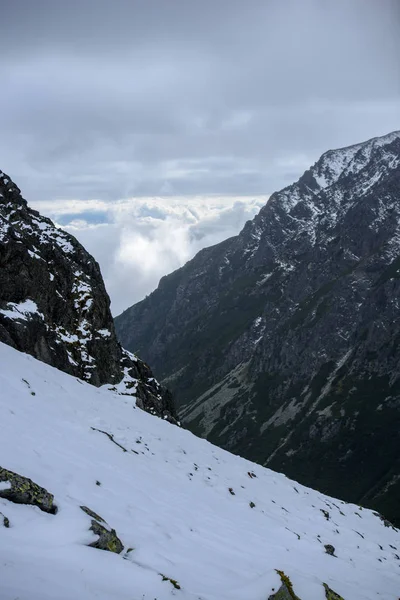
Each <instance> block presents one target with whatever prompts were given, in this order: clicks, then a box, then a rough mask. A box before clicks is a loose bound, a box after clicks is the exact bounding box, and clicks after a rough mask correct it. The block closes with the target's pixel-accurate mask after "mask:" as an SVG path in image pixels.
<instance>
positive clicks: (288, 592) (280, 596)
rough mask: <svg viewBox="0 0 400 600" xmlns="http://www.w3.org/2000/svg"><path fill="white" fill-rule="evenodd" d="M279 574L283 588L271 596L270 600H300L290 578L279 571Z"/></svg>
mask: <svg viewBox="0 0 400 600" xmlns="http://www.w3.org/2000/svg"><path fill="white" fill-rule="evenodd" d="M277 573H278V575H279V577H280V578H281V587H280V588H279V590H278V591H277V592H275V594H271V595H270V596H269V597H268V600H300V598H299V597H298V596H297V595H296V594H295V592H294V589H293V584H292V582H291V581H290V579H289V577H288V576H287V575H285V573H284V572H283V571H277Z"/></svg>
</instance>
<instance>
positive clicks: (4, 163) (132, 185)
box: [0, 0, 400, 201]
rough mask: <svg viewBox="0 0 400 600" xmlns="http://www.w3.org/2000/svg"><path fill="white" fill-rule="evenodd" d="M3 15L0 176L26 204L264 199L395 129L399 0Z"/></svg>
mask: <svg viewBox="0 0 400 600" xmlns="http://www.w3.org/2000/svg"><path fill="white" fill-rule="evenodd" d="M1 8H2V11H1V18H2V35H1V36H0V77H1V80H2V83H3V85H2V94H1V98H0V108H1V114H2V116H3V122H2V145H1V147H0V166H1V168H3V169H4V170H6V171H8V172H10V174H11V175H12V176H13V177H14V178H15V179H16V181H17V182H18V183H19V184H20V186H22V187H23V190H24V192H25V195H26V196H27V197H28V198H33V199H40V198H47V199H48V198H54V199H55V200H56V199H59V198H68V197H70V198H71V197H74V198H84V199H87V198H101V199H105V200H109V201H111V200H113V199H115V198H118V197H127V196H130V195H144V194H167V195H168V194H174V193H175V194H188V195H190V194H196V193H213V192H214V193H237V194H245V193H249V194H253V193H269V192H271V191H273V190H274V189H276V188H279V187H280V186H282V185H284V184H285V183H287V181H288V180H290V179H289V177H292V175H293V176H295V177H297V176H299V175H300V174H301V171H302V170H303V168H304V166H305V165H307V163H310V162H313V161H314V160H315V159H317V158H318V155H319V154H320V153H321V152H322V151H324V150H326V149H328V148H331V147H335V146H342V145H346V144H350V143H353V142H357V141H359V140H362V139H366V138H368V137H372V136H374V135H380V134H383V133H386V132H387V131H389V130H392V129H396V128H398V126H399V125H398V124H399V122H400V70H399V57H400V35H399V34H400V5H399V2H398V1H396V0H385V2H376V0H337V1H336V2H326V1H321V0H304V2H298V1H297V0H288V1H287V2H285V3H282V2H281V1H280V0H269V1H268V0H252V2H245V1H244V0H240V1H239V0H219V1H218V2H215V1H214V0H213V1H211V0H203V1H202V2H191V1H188V0H171V1H169V2H165V0H152V1H151V2H149V1H146V0H125V1H122V0H113V1H111V0H92V1H87V0H86V1H85V0H80V1H79V2H78V1H77V0H70V1H69V2H64V1H61V0H37V1H36V2H32V1H31V0H13V2H8V1H6V0H2V2H1ZM299 155H301V159H299ZM285 162H286V163H290V168H285V166H284V165H285Z"/></svg>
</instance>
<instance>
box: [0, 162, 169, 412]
mask: <svg viewBox="0 0 400 600" xmlns="http://www.w3.org/2000/svg"><path fill="white" fill-rule="evenodd" d="M0 342H4V343H6V344H9V345H10V346H13V347H14V348H16V349H17V350H21V351H22V352H26V353H28V354H31V355H32V356H34V357H35V358H38V359H39V360H41V361H43V362H45V363H48V364H50V365H52V366H54V367H56V368H57V369H60V370H62V371H65V372H66V373H69V374H71V375H74V376H76V377H79V378H81V379H84V380H86V381H87V382H89V383H92V384H93V385H96V386H100V385H105V384H108V385H109V386H110V388H113V389H115V391H118V392H120V393H124V394H129V395H135V396H136V397H137V405H138V406H139V407H140V408H143V409H144V410H146V411H148V412H151V413H153V414H155V415H157V416H160V417H162V418H165V419H166V420H169V421H170V422H173V423H176V422H177V421H176V413H175V409H174V406H173V402H172V398H171V395H170V393H169V392H167V391H166V390H164V389H163V388H162V387H161V386H160V385H159V384H158V382H157V381H156V380H155V379H154V377H153V374H152V372H151V370H150V368H149V367H148V366H147V365H146V364H145V363H143V362H142V361H140V360H139V359H137V358H136V357H135V356H133V355H132V354H130V353H129V352H126V351H125V350H123V349H122V347H121V345H120V344H119V343H118V341H117V338H116V336H115V330H114V323H113V319H112V316H111V312H110V299H109V297H108V294H107V292H106V290H105V287H104V282H103V278H102V276H101V272H100V267H99V265H98V264H97V262H96V261H95V260H94V258H93V257H92V256H91V255H90V254H89V253H88V252H86V250H85V249H84V248H83V246H82V245H81V244H80V243H79V242H78V241H77V240H76V239H75V238H74V237H73V236H72V235H70V234H68V233H66V232H65V231H63V230H61V229H58V228H57V227H55V225H54V224H53V223H52V221H50V219H47V218H45V217H43V216H41V215H40V214H39V213H38V212H37V211H35V210H32V209H30V208H29V207H28V205H27V203H26V201H25V200H24V199H23V198H22V196H21V192H20V190H19V188H17V186H16V185H15V184H14V183H13V182H12V181H11V180H10V178H9V177H8V176H7V175H6V174H5V173H3V172H1V171H0ZM117 385H118V388H117V387H116V386H117Z"/></svg>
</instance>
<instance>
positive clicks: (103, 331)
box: [97, 329, 111, 337]
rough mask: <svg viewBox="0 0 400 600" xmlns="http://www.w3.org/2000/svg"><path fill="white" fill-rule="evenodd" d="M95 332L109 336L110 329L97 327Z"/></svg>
mask: <svg viewBox="0 0 400 600" xmlns="http://www.w3.org/2000/svg"><path fill="white" fill-rule="evenodd" d="M97 333H98V334H99V335H101V336H102V337H111V331H109V330H108V329H98V331H97Z"/></svg>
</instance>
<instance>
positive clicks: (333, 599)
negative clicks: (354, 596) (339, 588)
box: [323, 583, 344, 600]
mask: <svg viewBox="0 0 400 600" xmlns="http://www.w3.org/2000/svg"><path fill="white" fill-rule="evenodd" d="M323 586H324V588H325V598H326V600H344V598H342V596H339V594H337V593H336V592H334V591H333V590H331V588H330V587H329V585H327V584H326V583H324V584H323Z"/></svg>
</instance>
